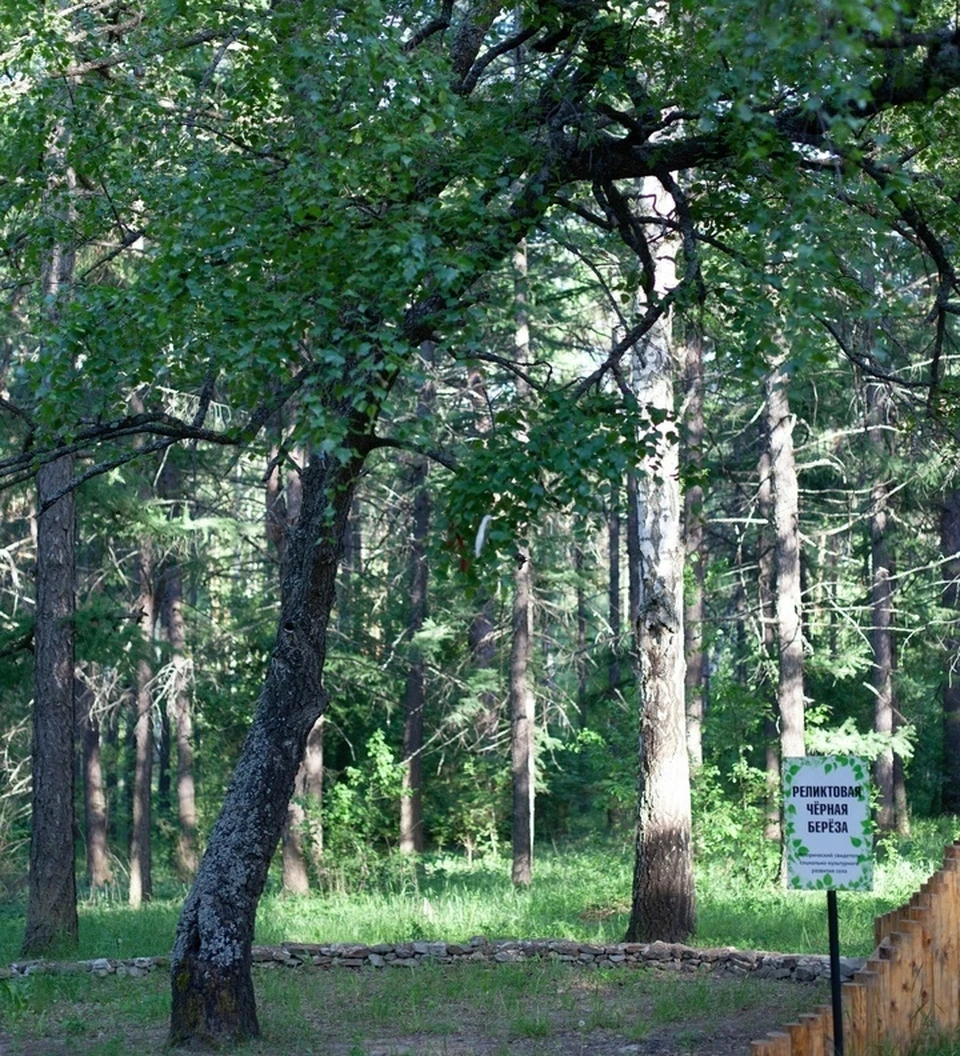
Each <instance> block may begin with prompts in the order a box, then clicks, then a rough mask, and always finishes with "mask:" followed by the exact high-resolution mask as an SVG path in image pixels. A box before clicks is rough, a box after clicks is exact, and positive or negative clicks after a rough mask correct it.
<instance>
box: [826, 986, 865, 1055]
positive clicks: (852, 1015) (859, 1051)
mask: <svg viewBox="0 0 960 1056" xmlns="http://www.w3.org/2000/svg"><path fill="white" fill-rule="evenodd" d="M842 992H843V1051H844V1053H846V1054H848V1056H867V991H866V984H864V983H863V982H862V981H860V980H859V979H857V978H856V976H854V980H853V982H850V983H844V984H843V988H842ZM831 1041H832V1039H831ZM825 1056H833V1049H832V1048H831V1049H830V1050H829V1051H827V1052H825Z"/></svg>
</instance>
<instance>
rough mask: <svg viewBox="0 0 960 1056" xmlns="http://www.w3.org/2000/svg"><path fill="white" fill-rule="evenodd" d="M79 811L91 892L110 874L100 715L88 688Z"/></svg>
mask: <svg viewBox="0 0 960 1056" xmlns="http://www.w3.org/2000/svg"><path fill="white" fill-rule="evenodd" d="M80 700H82V702H83V724H82V731H83V732H82V750H83V807H84V810H83V813H84V822H85V824H84V829H85V834H86V840H85V843H86V860H87V879H88V881H89V883H90V890H91V892H94V891H97V890H100V889H102V888H105V887H106V886H107V885H108V884H109V883H110V881H111V880H112V879H113V877H112V876H111V874H110V849H109V846H108V844H107V797H106V793H105V791H104V787H103V768H102V766H101V762H100V717H99V716H98V715H97V714H96V710H95V705H96V698H95V696H94V694H93V693H92V692H91V691H90V690H89V689H86V688H85V689H84V692H83V696H82V697H81V698H80Z"/></svg>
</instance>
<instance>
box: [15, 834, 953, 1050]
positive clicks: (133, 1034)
mask: <svg viewBox="0 0 960 1056" xmlns="http://www.w3.org/2000/svg"><path fill="white" fill-rule="evenodd" d="M952 836H953V831H947V830H946V829H945V828H944V827H943V826H942V825H940V826H938V825H934V824H932V823H931V824H928V825H926V826H923V827H921V828H920V829H919V830H918V836H917V837H916V838H915V839H914V840H913V841H912V843H910V844H902V845H896V846H890V847H888V848H887V849H886V852H885V854H884V856H883V859H882V861H881V862H880V863H879V864H878V866H877V870H876V885H875V891H874V892H873V893H872V894H869V895H868V894H862V895H861V894H853V893H842V894H841V896H840V921H841V943H842V949H843V952H844V953H845V954H848V955H864V954H866V953H868V952H870V948H871V946H872V920H873V917H874V915H875V914H877V913H880V912H883V911H885V910H886V909H888V908H891V907H892V906H895V905H899V904H902V903H903V902H904V901H905V900H906V899H907V898H908V897H909V896H910V894H911V893H912V892H913V891H914V890H916V888H917V887H919V885H920V884H921V883H922V882H923V881H924V880H925V879H926V878H927V877H928V876H929V875H930V873H932V872H933V871H934V870H935V869H936V868H937V867H938V865H939V861H940V857H941V855H942V849H943V844H944V843H945V842H947V841H948V840H949V839H951V838H952ZM632 865H633V863H632V848H630V847H629V845H627V844H626V843H614V842H608V843H603V844H600V843H596V844H593V845H590V846H583V845H580V846H577V847H573V848H566V849H556V848H552V849H549V850H545V851H544V852H543V853H542V854H541V855H540V857H539V859H538V862H537V866H536V870H535V883H534V885H533V887H532V888H531V889H530V890H527V891H522V890H517V889H514V888H513V886H512V885H511V883H510V880H509V863H508V862H507V861H505V860H503V859H495V858H489V859H485V860H483V861H478V862H475V863H474V866H473V868H470V869H468V868H467V867H466V863H465V862H464V861H463V859H461V858H459V857H457V856H456V855H451V854H445V855H439V854H438V855H430V856H425V857H424V858H422V859H420V860H419V861H417V862H411V861H409V860H400V859H396V860H391V861H389V862H387V863H386V864H385V865H383V864H381V866H380V867H378V870H377V875H376V882H373V881H372V880H371V881H370V882H368V883H366V884H365V885H364V886H363V887H362V888H361V889H360V890H356V891H353V892H352V893H348V892H347V891H346V890H341V889H335V890H333V891H331V892H328V893H327V894H324V895H322V896H320V895H318V896H311V897H308V898H302V899H288V898H284V897H283V896H282V894H281V893H280V892H279V891H278V890H277V889H276V888H275V887H274V888H272V889H270V890H268V892H267V893H266V894H265V896H264V898H263V900H262V902H261V907H260V913H259V916H258V920H257V934H256V941H257V942H259V943H264V944H272V943H278V942H280V941H283V940H294V941H302V942H337V941H342V942H364V943H375V942H397V941H405V940H410V939H416V938H424V939H432V938H442V939H447V940H450V941H457V940H465V939H468V938H470V937H471V936H473V935H476V934H484V935H486V936H487V937H489V938H492V939H493V938H507V937H523V938H544V937H554V938H570V939H574V940H580V941H596V942H614V941H618V940H620V939H621V938H622V936H623V934H624V931H625V929H626V923H627V910H628V904H629V891H630V877H631V870H632ZM756 872H760V873H761V875H760V876H757V875H755V874H754V873H751V872H750V871H749V870H748V871H745V870H744V869H743V867H742V865H738V864H737V863H735V862H734V861H732V860H726V861H725V860H714V861H712V862H709V863H700V864H699V865H698V872H697V892H698V893H697V897H698V920H699V928H698V932H697V935H696V936H695V938H694V940H693V941H694V942H695V944H697V945H702V946H714V945H730V946H738V947H740V948H754V949H768V950H781V951H785V952H786V951H791V952H801V953H802V952H817V953H820V952H823V951H824V950H825V949H826V913H825V899H824V898H823V895H822V894H817V893H811V894H802V893H795V892H785V891H783V890H781V889H780V888H779V887H777V886H776V885H775V884H774V883H773V882H772V881H771V880H770V879H769V873H768V875H767V877H764V876H763V875H762V873H763V870H757V871H756ZM344 886H345V885H344V884H341V885H337V884H334V887H335V888H337V887H341V888H342V887H344ZM161 890H162V889H161ZM163 894H164V896H165V897H163V898H157V899H155V900H154V901H153V902H152V903H150V904H148V905H145V906H144V907H143V908H141V909H140V910H137V911H134V910H131V909H129V907H127V906H126V905H125V904H123V903H122V902H120V901H119V898H118V897H116V896H115V897H113V898H107V899H101V900H99V901H96V902H88V901H85V902H83V903H82V904H81V906H80V950H79V954H76V955H75V956H79V957H80V958H93V957H117V956H119V957H123V956H139V955H152V954H161V953H166V952H168V950H169V948H170V945H171V941H172V936H173V933H174V930H175V927H176V920H177V916H178V913H179V909H180V903H181V900H182V897H183V894H184V892H183V890H182V889H179V888H167V889H166V890H164V891H163ZM22 934H23V905H22V903H16V902H13V903H5V904H0V962H5V961H10V960H14V959H16V957H17V954H18V946H19V942H20V940H21V938H22ZM256 986H257V991H258V1007H259V1010H260V1016H261V1026H262V1028H263V1032H264V1038H265V1039H267V1040H264V1041H260V1042H256V1043H252V1044H250V1045H248V1046H246V1047H241V1048H240V1049H239V1050H238V1051H240V1052H242V1053H249V1054H251V1056H253V1054H264V1056H273V1054H274V1053H276V1054H279V1053H282V1052H289V1051H297V1052H302V1053H305V1054H311V1053H317V1054H320V1053H324V1054H331V1056H370V1054H372V1053H381V1052H386V1051H390V1052H395V1053H430V1054H432V1053H437V1054H446V1056H469V1054H470V1053H471V1052H473V1051H474V1050H473V1049H472V1048H470V1045H471V1044H474V1045H476V1047H477V1051H483V1052H485V1053H497V1052H503V1053H508V1052H509V1053H512V1054H514V1053H521V1054H526V1053H530V1054H534V1053H540V1052H542V1053H556V1054H561V1056H562V1054H569V1056H580V1054H581V1053H584V1052H589V1051H592V1050H593V1049H595V1048H596V1047H597V1046H598V1045H599V1044H600V1042H599V1041H598V1039H609V1038H611V1037H615V1038H617V1039H620V1041H621V1042H622V1044H623V1045H624V1046H629V1045H630V1044H634V1043H637V1042H640V1041H645V1040H646V1039H649V1038H651V1037H655V1036H662V1035H664V1032H666V1033H667V1034H668V1035H669V1043H670V1045H672V1046H673V1051H690V1052H694V1051H697V1048H698V1046H699V1045H700V1044H701V1043H702V1042H703V1039H704V1038H707V1039H710V1038H711V1037H713V1036H715V1035H716V1032H717V1030H718V1029H720V1027H722V1026H723V1024H728V1026H729V1030H730V1031H737V1030H739V1031H740V1032H741V1033H742V1032H743V1031H744V1030H747V1029H748V1028H751V1029H750V1033H752V1035H753V1036H760V1035H762V1034H764V1033H766V1031H768V1030H771V1029H775V1028H776V1027H778V1026H780V1025H782V1024H783V1023H785V1022H786V1021H787V1020H788V1019H789V1018H791V1016H793V1015H795V1014H797V1013H799V1012H801V1011H807V1010H809V1009H810V1008H811V1007H812V1005H814V1004H816V1003H817V1002H818V1001H820V1000H823V995H822V992H819V993H818V992H816V991H814V990H812V989H811V988H810V987H806V986H790V987H785V986H783V985H782V984H774V983H769V984H768V981H764V980H755V979H746V980H735V979H714V978H712V977H695V978H688V977H682V976H676V975H674V976H658V975H657V974H656V973H653V972H647V971H613V972H606V971H602V970H600V971H597V970H594V971H588V970H581V969H578V968H570V967H567V966H555V965H549V964H519V965H509V964H507V965H498V966H496V967H491V966H483V965H458V966H455V967H439V966H431V965H423V966H420V967H418V968H417V969H415V970H410V969H404V970H398V969H391V970H384V971H381V972H372V971H364V972H349V971H334V972H313V971H299V972H298V971H291V970H280V969H275V970H269V969H258V970H257V973H256ZM794 1005H796V1006H797V1007H793V1006H794ZM168 1009H169V995H168V980H167V977H166V973H164V972H155V973H153V974H152V975H150V976H149V977H147V978H144V979H138V980H131V979H117V978H115V977H106V978H103V979H101V978H97V977H91V976H89V975H86V974H81V975H76V974H74V975H69V974H68V975H58V976H46V975H34V976H29V977H17V978H14V979H9V980H4V981H0V1024H2V1029H3V1030H4V1031H6V1032H7V1034H8V1035H9V1037H10V1040H11V1042H12V1043H20V1044H22V1046H23V1047H24V1048H25V1049H26V1051H29V1052H30V1053H31V1054H35V1056H46V1054H48V1053H49V1054H54V1053H56V1054H58V1056H59V1054H61V1053H67V1054H69V1053H76V1054H78V1056H81V1054H82V1056H110V1054H116V1056H121V1054H123V1056H126V1054H127V1053H128V1052H129V1051H130V1049H131V1048H135V1049H136V1050H137V1051H138V1052H140V1053H143V1054H146V1053H152V1052H162V1051H165V1048H164V1046H165V1035H166V1024H167V1016H168ZM734 1021H735V1022H734ZM718 1025H719V1026H718ZM754 1028H755V1029H754ZM724 1029H727V1028H724ZM731 1037H733V1034H731ZM465 1038H466V1039H467V1040H466V1041H464V1039H465ZM740 1040H741V1039H740V1036H739V1035H737V1045H739V1044H740ZM746 1040H749V1038H747V1039H746ZM28 1043H29V1044H28ZM604 1043H605V1042H604ZM664 1044H666V1042H664ZM732 1044H733V1042H731V1045H732ZM930 1046H932V1047H928V1048H926V1049H922V1050H921V1049H918V1050H917V1052H916V1053H915V1054H914V1056H960V1044H958V1043H957V1042H956V1040H955V1039H946V1040H944V1039H931V1041H930ZM0 1048H2V1036H0ZM13 1051H17V1049H16V1044H14V1048H13ZM718 1051H722V1049H721V1050H718ZM730 1051H734V1049H730ZM739 1051H746V1048H742V1049H741V1050H739Z"/></svg>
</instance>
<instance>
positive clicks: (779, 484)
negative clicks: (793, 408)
mask: <svg viewBox="0 0 960 1056" xmlns="http://www.w3.org/2000/svg"><path fill="white" fill-rule="evenodd" d="M788 379H789V375H788V373H787V372H786V370H785V369H784V365H783V363H782V362H781V363H778V364H777V365H776V366H775V367H774V369H773V370H772V371H771V372H770V374H769V375H768V378H767V382H766V409H765V412H766V419H767V436H768V439H769V444H770V479H771V484H772V488H771V491H772V492H773V522H774V533H775V539H776V545H775V548H774V554H775V565H776V576H775V597H776V604H775V610H776V628H777V632H776V642H777V657H778V664H779V672H780V677H779V680H778V682H777V704H778V712H779V716H780V757H781V759H786V758H788V757H793V756H800V755H806V745H805V743H804V739H803V730H804V707H805V704H804V696H803V626H802V621H801V591H800V509H799V501H800V500H799V494H798V486H797V467H796V459H795V458H794V450H793V427H794V421H795V419H794V417H793V416H792V415H791V413H790V404H789V399H788V394H787V386H788V383H789V381H788Z"/></svg>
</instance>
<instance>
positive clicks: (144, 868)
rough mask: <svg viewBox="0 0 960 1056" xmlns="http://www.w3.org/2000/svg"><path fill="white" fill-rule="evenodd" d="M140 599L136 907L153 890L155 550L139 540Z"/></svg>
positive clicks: (133, 856)
mask: <svg viewBox="0 0 960 1056" xmlns="http://www.w3.org/2000/svg"><path fill="white" fill-rule="evenodd" d="M137 578H138V585H139V589H140V593H139V597H138V599H137V602H138V606H139V610H140V614H139V622H140V630H141V634H142V636H143V644H142V648H143V655H142V656H141V657H140V659H139V661H138V662H137V700H136V709H137V711H136V724H135V726H134V735H133V742H134V771H133V823H132V830H131V837H130V892H129V902H130V905H131V906H133V907H134V908H137V907H138V906H139V905H140V904H141V902H143V901H144V900H149V899H150V898H151V897H152V894H153V869H152V845H151V838H150V837H151V831H150V830H151V826H150V820H151V813H152V810H151V805H152V799H153V789H152V785H153V692H152V689H151V682H152V680H153V665H152V663H151V661H150V653H151V652H152V650H153V624H154V591H153V553H152V548H151V546H150V544H149V542H146V541H144V542H142V543H141V544H140V552H139V554H138V556H137Z"/></svg>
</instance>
